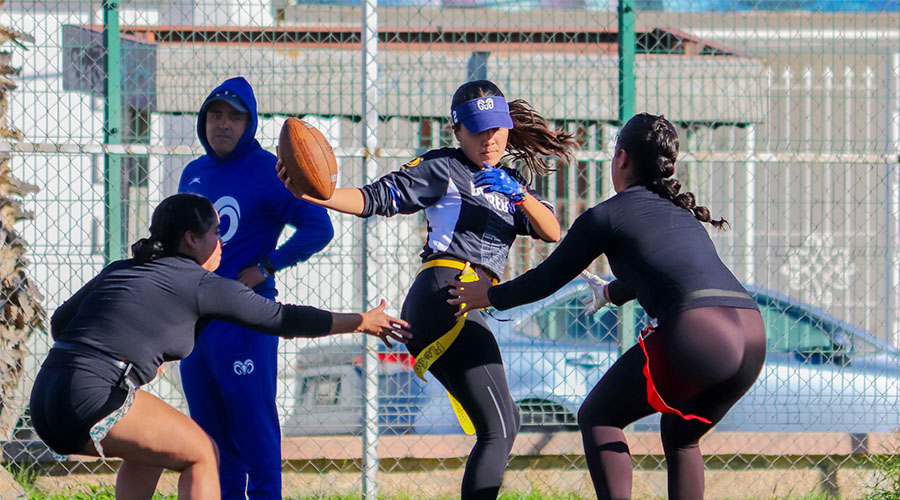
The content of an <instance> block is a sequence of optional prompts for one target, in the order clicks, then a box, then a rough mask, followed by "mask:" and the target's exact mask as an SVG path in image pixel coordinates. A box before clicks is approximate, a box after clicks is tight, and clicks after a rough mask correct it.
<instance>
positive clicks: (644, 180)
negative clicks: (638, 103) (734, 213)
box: [616, 113, 728, 230]
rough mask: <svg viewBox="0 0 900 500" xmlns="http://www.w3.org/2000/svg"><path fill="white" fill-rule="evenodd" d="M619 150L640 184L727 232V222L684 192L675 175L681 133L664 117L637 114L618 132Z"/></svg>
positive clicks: (694, 197) (702, 220) (691, 195)
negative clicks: (712, 214) (633, 168)
mask: <svg viewBox="0 0 900 500" xmlns="http://www.w3.org/2000/svg"><path fill="white" fill-rule="evenodd" d="M616 147H617V148H621V149H624V150H625V152H626V153H628V156H629V157H630V158H631V162H632V164H633V165H634V167H635V172H636V175H637V178H638V182H639V183H640V184H643V185H645V186H647V189H649V190H650V191H653V192H654V193H656V194H658V195H659V196H661V197H663V198H666V199H667V200H669V201H671V202H672V203H674V204H675V205H677V206H679V207H681V208H683V209H685V210H689V211H690V212H691V213H692V214H694V217H695V218H696V219H697V220H699V221H700V222H706V223H709V224H711V225H712V226H713V227H715V228H716V229H720V230H721V229H725V227H726V226H727V225H728V221H727V220H725V219H723V218H720V219H719V220H712V216H711V215H710V213H709V209H708V208H706V207H702V206H697V198H696V196H694V193H691V192H684V193H681V192H680V191H681V182H680V181H679V180H678V179H676V178H674V177H672V176H673V175H675V159H676V158H677V157H678V132H677V131H676V130H675V126H674V125H672V123H670V122H669V120H666V118H665V117H664V116H663V115H659V116H656V115H651V114H649V113H640V114H637V115H634V117H632V118H631V119H630V120H628V123H626V124H625V126H624V127H622V130H621V131H620V132H619V140H618V142H617V144H616Z"/></svg>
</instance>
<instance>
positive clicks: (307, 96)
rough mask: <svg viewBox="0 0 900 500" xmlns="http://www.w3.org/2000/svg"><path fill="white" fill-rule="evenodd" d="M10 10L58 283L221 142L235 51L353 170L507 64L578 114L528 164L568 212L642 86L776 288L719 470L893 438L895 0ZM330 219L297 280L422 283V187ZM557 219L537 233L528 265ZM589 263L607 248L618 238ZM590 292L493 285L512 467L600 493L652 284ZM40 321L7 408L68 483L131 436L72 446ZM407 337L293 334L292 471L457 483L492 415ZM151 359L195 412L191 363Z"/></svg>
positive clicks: (43, 256) (384, 486)
mask: <svg viewBox="0 0 900 500" xmlns="http://www.w3.org/2000/svg"><path fill="white" fill-rule="evenodd" d="M617 9H618V11H617ZM0 25H2V26H4V27H6V28H7V29H6V30H5V31H4V32H8V33H9V34H10V35H9V36H5V37H4V38H5V39H7V41H6V43H5V44H4V45H3V49H2V50H3V52H2V54H0V58H2V59H3V61H5V62H3V61H0V62H3V64H4V66H3V67H4V68H7V70H8V71H7V72H8V73H10V75H9V78H8V79H9V80H10V83H11V86H10V87H8V88H9V91H8V92H7V94H6V95H5V100H4V102H3V104H4V107H5V109H6V120H7V121H6V123H8V124H9V125H8V127H9V129H10V130H13V131H15V133H10V134H4V135H3V137H0V154H2V155H4V158H6V162H7V164H8V165H9V169H10V172H11V174H12V175H13V176H14V177H15V178H16V179H18V181H20V182H22V183H24V184H26V185H33V186H36V187H37V188H38V191H37V192H35V193H31V192H30V191H28V190H26V191H24V192H19V193H13V197H14V198H15V199H16V200H18V201H19V202H20V203H21V205H22V207H23V209H24V210H26V211H27V212H30V213H31V214H33V217H32V218H30V219H22V220H19V221H18V222H17V224H16V228H17V230H18V234H19V235H20V236H21V239H23V240H24V241H26V242H27V244H28V247H27V248H28V252H27V257H28V259H29V260H30V265H29V266H28V268H27V272H28V274H29V275H30V276H31V278H32V280H33V282H34V283H36V284H37V286H38V287H39V288H40V292H41V293H42V294H43V306H44V308H45V309H46V310H47V311H48V313H51V314H52V312H53V311H54V309H55V308H56V307H57V306H58V305H59V304H60V303H62V302H63V301H64V300H65V299H67V298H68V297H69V296H70V295H71V294H72V293H73V292H74V291H75V290H77V289H78V288H79V287H80V286H81V285H82V284H83V283H85V282H86V281H87V280H88V279H90V278H91V277H93V276H94V275H95V274H96V273H97V272H98V271H99V270H100V269H101V268H102V266H103V265H104V263H105V262H107V261H108V260H110V259H114V258H120V257H122V256H127V251H126V249H127V248H128V246H129V245H130V243H132V242H134V241H135V240H137V239H138V238H140V237H142V236H143V235H145V234H146V233H147V226H148V223H149V214H150V213H151V212H152V209H153V207H154V206H155V205H156V203H158V202H159V201H160V200H161V199H162V198H164V197H166V196H168V195H170V194H174V192H175V191H176V189H177V185H178V178H179V176H180V174H181V170H182V169H183V167H184V166H185V165H186V164H187V163H188V162H189V161H191V160H192V159H194V158H196V157H197V156H199V155H202V154H204V151H203V148H202V147H201V146H200V143H199V140H198V138H197V131H196V120H197V112H198V110H199V107H200V104H201V103H202V102H203V99H204V98H205V97H206V95H207V94H208V93H209V92H210V91H211V90H212V89H213V88H214V87H216V86H217V85H218V84H219V83H221V82H222V81H224V80H225V79H227V78H230V77H233V76H243V77H245V78H246V79H247V80H248V81H249V82H250V83H251V84H252V86H253V87H254V91H255V93H256V97H257V100H258V103H259V115H260V120H259V129H258V132H257V136H256V137H257V139H258V140H259V142H260V143H261V144H262V146H263V147H264V148H266V149H268V150H270V151H272V152H274V150H275V145H276V142H277V138H278V133H279V130H280V127H281V124H282V123H283V121H284V119H285V118H286V117H287V116H300V117H303V119H304V120H306V121H308V122H309V123H311V124H313V125H314V126H316V127H317V128H319V130H321V131H322V132H323V133H324V135H325V136H326V137H327V138H328V140H329V141H330V142H331V144H332V145H333V146H334V149H335V153H336V155H337V157H338V163H339V173H340V179H339V181H338V186H348V187H358V186H361V185H363V184H365V183H366V182H369V181H372V180H374V179H375V178H377V177H378V176H380V175H382V174H384V173H386V172H390V171H392V170H395V169H397V168H398V167H399V166H400V165H401V164H402V163H405V162H407V161H409V160H410V159H412V158H415V157H416V156H417V155H418V154H420V153H422V152H424V151H425V150H428V149H431V148H435V147H440V146H454V145H455V139H454V137H453V134H452V130H451V128H450V125H449V102H450V97H451V96H452V94H453V91H454V90H455V89H456V87H457V86H458V85H460V84H461V83H462V82H464V81H467V80H471V79H477V78H488V79H491V80H493V81H495V82H496V83H498V85H499V86H500V87H501V88H502V89H503V90H504V92H505V93H506V94H507V96H510V97H514V98H524V99H526V100H528V101H529V102H530V103H531V104H532V105H533V106H534V107H535V108H536V109H537V110H538V111H540V112H541V113H542V114H544V116H546V117H547V118H548V119H549V120H550V121H551V122H552V123H554V124H555V126H556V127H557V128H560V129H566V130H569V131H571V132H574V133H575V134H576V136H577V137H578V140H579V143H580V145H581V149H580V150H579V151H578V153H577V161H576V162H575V163H574V164H571V165H562V164H560V165H558V167H559V168H558V169H557V170H556V171H555V172H554V173H552V174H551V175H550V176H549V177H546V178H540V179H536V181H535V182H536V186H537V187H538V190H539V191H540V192H541V194H542V195H543V196H544V197H545V199H547V200H550V201H551V202H552V203H553V204H554V205H555V208H556V213H557V216H558V218H559V220H560V221H561V224H562V227H563V228H567V227H568V226H569V225H570V224H571V223H572V222H573V221H574V219H575V217H577V216H578V214H580V213H581V212H582V211H584V210H585V209H587V208H589V207H591V206H593V205H595V204H596V203H598V202H600V201H602V200H604V199H606V198H607V197H609V196H611V195H612V194H613V189H612V186H611V181H610V179H609V173H608V172H609V170H608V169H609V161H610V159H611V155H612V152H613V146H614V143H615V138H616V133H617V131H618V127H619V126H620V125H621V123H622V118H623V116H625V117H628V116H630V114H631V113H633V112H640V111H648V112H651V113H655V114H659V113H662V114H665V116H666V117H667V118H668V119H669V120H671V121H672V122H673V123H675V124H676V125H677V126H678V127H679V135H680V138H681V156H680V161H679V172H678V174H677V176H678V177H679V179H680V180H682V182H683V184H685V185H686V186H687V188H688V189H689V190H691V191H692V192H694V193H695V194H696V195H697V199H698V202H699V203H700V204H703V205H707V206H709V207H710V209H711V212H712V214H713V217H718V216H722V217H724V218H726V219H727V220H728V221H729V222H730V225H731V229H730V230H729V231H726V232H714V233H713V234H712V237H713V239H714V241H715V243H716V246H717V248H718V250H719V252H720V255H721V256H722V258H723V260H724V261H725V263H726V264H727V265H728V266H729V267H730V268H731V269H732V270H733V271H734V272H735V274H736V275H737V276H738V278H739V279H740V280H741V281H742V282H743V283H745V285H746V286H747V288H748V290H750V291H751V293H752V294H753V295H754V297H755V298H756V299H757V301H758V303H759V304H760V307H761V309H762V311H763V314H764V317H765V319H766V322H767V329H768V347H769V356H768V359H767V364H766V366H765V368H764V369H763V372H762V374H761V376H760V379H759V381H758V382H757V384H756V385H755V386H754V388H753V389H752V390H751V392H750V393H748V395H747V396H746V397H745V398H744V399H743V400H742V401H741V402H739V403H738V405H737V406H735V408H734V409H733V410H732V411H731V413H730V414H729V415H728V417H726V419H725V420H724V421H723V422H722V423H721V424H720V425H719V426H718V427H717V429H716V430H715V431H714V432H713V433H711V434H710V435H709V436H708V437H706V438H705V439H704V440H703V441H702V442H701V447H702V449H703V451H704V456H705V457H706V460H707V468H708V473H707V481H708V487H707V492H708V494H709V495H710V496H711V497H728V498H736V497H743V496H746V497H767V498H770V497H786V496H791V495H793V496H804V495H808V494H811V493H815V492H819V493H824V494H825V495H827V496H838V495H842V496H845V497H851V498H852V497H860V496H864V495H865V494H867V492H869V491H870V490H871V488H872V487H875V486H877V485H878V484H879V481H882V476H881V475H879V472H878V469H877V468H873V467H874V466H873V463H875V462H873V461H872V460H871V458H872V457H881V456H885V455H891V454H895V453H896V452H897V450H898V443H900V441H898V439H897V437H896V432H897V431H898V429H900V354H898V351H897V347H898V343H900V317H898V314H897V313H898V305H900V297H898V294H900V177H898V176H900V172H898V167H900V158H898V155H900V48H898V47H900V4H898V3H897V0H771V1H770V0H747V1H744V0H637V1H633V0H623V3H622V4H621V5H620V4H617V3H615V2H608V1H605V0H580V1H579V0H527V1H500V0H497V1H491V0H391V1H382V2H377V3H376V2H375V1H374V0H369V1H365V0H363V1H362V2H360V1H359V0H357V1H353V0H321V1H312V0H310V1H305V0H295V1H291V0H227V1H221V2H211V1H206V0H177V1H174V0H162V1H158V2H145V1H137V0H123V1H120V2H105V3H101V2H79V1H75V0H34V1H22V0H6V2H5V3H4V4H3V5H2V12H0ZM104 26H105V27H107V28H109V29H107V30H106V31H104ZM116 27H117V28H118V29H116ZM620 39H624V40H626V41H628V40H633V41H634V42H633V45H631V44H626V45H624V46H620V43H619V41H620ZM107 56H110V58H109V62H107V61H108V60H107ZM4 78H6V77H4ZM4 82H5V80H4ZM12 87H15V88H12ZM0 210H2V209H0ZM223 217H225V215H224V214H223ZM331 219H332V222H333V223H334V226H335V238H334V240H333V241H332V242H331V244H329V245H328V246H327V247H326V248H325V249H324V250H323V251H321V252H319V253H318V254H317V255H315V256H314V257H313V258H311V259H310V260H309V261H308V262H305V263H302V264H299V265H297V266H295V267H293V268H290V269H287V270H285V271H283V272H280V273H279V274H278V288H279V290H280V296H279V297H280V300H282V301H286V302H293V303H302V304H310V305H314V306H317V307H322V308H327V309H333V310H338V311H352V310H360V309H361V308H363V307H367V306H370V305H372V304H375V303H377V300H378V299H379V298H382V297H384V298H385V299H387V300H388V303H389V310H390V312H393V313H399V309H400V305H401V304H402V301H403V297H404V295H405V292H406V290H407V288H408V286H409V285H410V284H411V282H412V279H413V277H414V274H415V272H416V270H417V268H418V265H419V259H418V254H419V251H420V250H421V247H422V244H423V236H424V234H425V229H426V228H425V219H424V216H423V215H422V214H416V215H412V216H404V217H394V218H391V219H380V218H379V219H377V220H376V219H373V220H363V219H358V218H355V217H351V216H343V215H340V214H336V213H332V214H331ZM289 232H290V231H288V233H289ZM282 241H284V235H283V239H282ZM552 247H553V246H552V245H548V244H545V243H540V242H535V241H534V240H529V239H525V238H520V239H519V240H518V241H517V242H516V244H515V246H514V249H513V251H512V252H511V256H510V262H509V266H508V268H507V272H506V276H505V278H510V277H513V276H515V275H518V274H520V273H521V272H523V271H525V270H527V269H529V268H531V267H533V266H534V265H536V264H537V263H538V262H540V261H541V259H542V258H543V257H545V256H546V255H547V254H548V253H549V252H550V251H551V250H552ZM593 270H594V271H595V272H597V273H599V274H609V270H608V267H607V266H606V264H605V261H604V260H603V259H600V260H598V261H597V262H596V263H595V268H594V269H593ZM35 293H36V292H35ZM586 293H588V292H587V291H586V289H585V287H584V284H583V283H578V282H574V283H573V284H571V285H570V286H568V287H567V288H565V289H563V290H562V291H560V292H559V293H557V294H556V295H554V296H553V297H551V298H550V299H548V300H546V301H544V302H542V303H538V304H535V305H531V306H525V307H522V308H519V309H517V310H513V311H510V312H504V313H496V314H495V316H496V317H497V318H498V320H497V321H494V323H493V324H492V326H493V327H494V330H495V333H497V336H498V341H499V342H500V346H501V351H502V353H503V356H504V360H505V363H506V371H507V374H508V377H509V383H510V388H511V390H512V393H513V396H514V398H515V399H516V401H517V403H518V404H519V407H520V410H521V411H522V416H523V432H522V434H520V436H519V437H518V440H517V443H516V446H515V448H514V450H513V457H512V458H511V461H510V466H509V470H508V472H507V474H506V486H505V491H508V492H509V493H512V494H515V495H520V494H521V495H525V494H527V493H529V492H534V491H539V492H541V493H542V494H547V495H552V494H561V495H566V494H574V495H581V496H587V497H592V496H593V492H592V490H591V487H590V482H589V479H588V476H587V470H586V467H585V464H584V458H583V455H582V453H583V451H582V449H581V439H580V435H579V434H578V432H577V428H576V425H575V415H576V413H577V410H578V407H579V405H580V403H581V401H582V400H583V399H584V397H585V396H586V394H587V392H588V391H589V390H590V388H591V387H592V386H593V384H594V383H596V381H597V380H598V379H599V378H600V376H601V375H602V374H603V372H604V371H605V370H606V369H607V368H608V367H609V366H610V364H611V363H612V362H613V361H614V360H615V359H616V357H617V356H618V355H619V353H620V352H621V351H622V350H623V349H624V348H627V347H628V346H630V345H631V344H632V343H633V342H634V341H635V334H636V332H637V331H639V330H640V328H641V327H642V326H643V324H644V323H645V321H646V317H645V316H644V315H643V311H642V310H641V309H640V307H638V306H625V307H620V308H608V309H605V310H603V311H601V313H598V314H597V315H596V316H593V317H586V316H585V315H584V314H583V313H582V312H581V307H580V301H579V297H580V296H582V295H583V294H586ZM507 320H508V321H507ZM41 328H42V327H38V328H37V329H35V330H34V331H33V333H32V334H31V336H30V339H29V340H28V343H27V347H28V352H30V356H27V357H25V358H24V359H23V360H22V362H21V369H20V370H12V371H10V372H9V373H4V375H3V376H4V377H7V379H8V380H5V381H3V382H4V384H8V383H9V382H10V381H11V382H12V386H11V387H13V389H11V390H9V391H7V393H6V394H5V395H4V399H3V406H2V408H0V412H2V413H0V417H3V418H0V421H6V420H8V419H9V418H10V417H9V415H14V416H16V418H14V419H13V421H16V424H15V425H13V424H12V423H10V424H9V425H7V426H6V428H4V429H3V431H4V433H5V434H4V435H3V436H2V437H0V438H2V439H4V440H5V441H4V455H3V459H4V462H5V463H7V464H12V463H18V464H37V465H38V466H40V470H41V471H42V473H41V476H42V477H41V478H40V479H39V480H38V484H43V485H44V486H43V488H45V489H47V490H48V491H50V490H52V489H53V488H54V487H55V486H51V485H56V484H62V483H64V482H65V481H63V479H65V480H68V481H69V483H68V484H72V483H73V482H74V483H76V484H77V483H79V482H81V483H93V482H96V481H95V480H101V481H105V484H108V483H110V482H111V479H109V477H111V476H110V474H111V471H112V470H114V469H115V467H116V462H115V461H114V460H113V461H109V462H107V461H99V460H98V461H93V460H81V459H79V458H78V457H71V458H70V459H69V460H67V461H57V460H56V459H54V458H53V457H52V456H51V455H50V454H49V453H47V452H46V449H45V448H43V447H42V446H41V444H40V443H39V442H36V441H35V440H36V437H35V436H34V434H33V432H31V431H30V429H29V426H28V419H27V408H26V402H27V395H28V394H29V392H30V388H31V382H32V381H33V379H34V376H35V374H36V373H37V369H38V367H39V366H40V363H41V361H42V360H43V358H44V357H45V356H46V354H47V351H48V349H49V345H50V344H51V340H50V337H49V332H47V331H45V330H43V329H41ZM548 341H549V342H551V344H546V342H548ZM547 345H550V346H551V347H549V348H548V347H546V346H547ZM412 361H413V360H412V358H411V357H410V356H409V354H408V353H407V352H406V351H405V350H404V349H403V348H399V349H393V350H391V349H385V348H384V347H383V346H376V345H375V344H374V343H365V344H364V343H362V342H354V341H352V340H348V339H340V340H338V339H333V338H326V339H321V340H317V341H304V340H291V341H281V343H280V356H279V365H278V383H279V385H278V397H277V405H278V409H279V416H280V418H281V425H282V434H283V457H284V475H283V483H284V488H285V495H286V496H289V497H291V498H300V497H303V498H306V497H325V496H332V495H351V496H354V495H362V496H365V497H367V498H375V495H376V494H380V495H382V496H385V497H389V498H390V497H400V496H408V497H414V498H420V497H421V498H434V497H452V496H454V495H458V487H459V482H460V479H461V476H462V466H463V464H464V463H465V457H466V456H467V454H468V451H469V448H470V447H471V445H472V443H473V438H472V437H468V436H466V435H464V434H462V431H461V429H460V428H459V425H458V423H457V422H456V419H455V416H454V414H453V412H452V410H451V408H450V405H449V402H448V401H447V398H446V395H445V393H444V391H443V389H442V388H441V387H440V385H439V384H438V383H437V382H436V381H433V380H432V381H430V382H428V383H423V382H422V381H421V380H419V379H417V378H416V377H415V375H414V373H413V371H412ZM429 378H431V377H429ZM145 389H146V390H148V391H150V392H152V393H154V394H156V395H158V396H159V397H161V398H162V399H164V400H165V401H166V402H168V403H170V404H172V405H173V406H174V407H176V408H178V409H180V410H182V411H184V412H187V406H186V403H185V402H184V398H183V396H182V392H181V389H180V381H179V375H178V367H177V366H176V365H174V364H171V365H166V366H165V367H164V369H163V371H162V372H161V374H160V376H159V377H157V379H156V380H154V381H153V382H152V383H151V384H149V385H148V386H147V387H145ZM658 425H659V422H658V417H653V418H648V419H644V420H642V421H639V422H637V423H636V424H635V425H634V426H633V428H631V429H629V434H628V435H629V442H630V445H631V446H632V453H633V457H634V461H635V464H636V469H637V473H636V476H635V496H638V497H654V496H664V495H665V487H666V481H665V473H664V471H665V461H664V458H663V457H662V449H661V446H660V444H659V440H658V434H657V433H656V432H655V431H656V430H657V429H658ZM42 481H43V482H42ZM163 484H166V483H165V481H164V482H163ZM171 489H172V491H174V488H171Z"/></svg>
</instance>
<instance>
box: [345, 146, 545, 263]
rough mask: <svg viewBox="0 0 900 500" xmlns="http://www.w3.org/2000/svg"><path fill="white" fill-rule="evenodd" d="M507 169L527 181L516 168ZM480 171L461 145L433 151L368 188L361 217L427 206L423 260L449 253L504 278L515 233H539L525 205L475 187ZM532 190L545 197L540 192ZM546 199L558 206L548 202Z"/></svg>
mask: <svg viewBox="0 0 900 500" xmlns="http://www.w3.org/2000/svg"><path fill="white" fill-rule="evenodd" d="M502 168H503V169H504V170H505V171H506V173H508V174H509V175H510V176H511V177H512V178H513V179H515V180H516V181H518V182H519V183H521V184H523V185H524V184H525V182H524V179H523V178H522V176H521V175H520V174H519V173H518V172H517V171H516V170H515V169H511V168H507V167H502ZM480 169H481V166H479V165H475V164H474V163H472V162H471V161H469V159H468V158H466V156H465V154H463V152H462V150H460V149H454V148H443V149H438V150H433V151H429V152H428V153H426V154H425V155H424V156H422V157H419V158H416V159H414V160H412V161H410V162H408V163H406V164H405V165H403V167H401V169H400V170H398V171H396V172H391V173H390V174H387V175H385V176H384V177H382V178H380V179H378V180H377V181H375V182H374V183H372V184H370V185H368V186H364V187H363V188H362V192H363V197H364V199H365V208H364V209H363V213H362V214H361V217H370V216H372V215H375V214H377V215H385V216H392V215H395V214H398V213H399V214H411V213H415V212H418V211H419V210H424V211H425V218H426V219H427V222H428V238H427V241H426V243H425V249H424V251H423V252H422V255H421V256H422V260H423V261H424V260H428V259H429V258H433V257H435V256H441V255H449V256H452V257H455V258H457V259H460V260H464V261H468V262H471V263H472V264H474V265H478V266H481V267H484V268H485V269H487V270H488V271H490V272H491V273H493V274H494V275H495V276H497V277H500V276H502V275H503V270H504V269H505V268H506V259H507V256H508V254H509V248H510V246H512V243H513V241H514V240H515V238H516V235H519V234H530V235H532V236H534V237H537V234H536V233H535V232H534V229H533V228H532V227H531V224H530V223H529V221H528V216H527V215H526V214H525V211H524V210H523V209H522V207H521V206H517V205H514V204H513V203H512V202H511V201H509V199H508V198H507V197H506V196H504V195H502V194H499V193H486V192H484V190H483V189H482V188H476V187H475V185H474V182H473V180H472V176H473V174H475V172H477V171H479V170H480ZM528 192H529V193H530V194H531V195H532V196H534V197H535V198H537V199H539V200H540V198H539V197H538V196H537V193H536V192H535V191H533V190H532V189H528ZM542 203H544V204H545V205H547V207H548V208H550V209H551V210H553V207H552V206H551V205H550V204H549V203H547V202H544V201H542Z"/></svg>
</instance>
